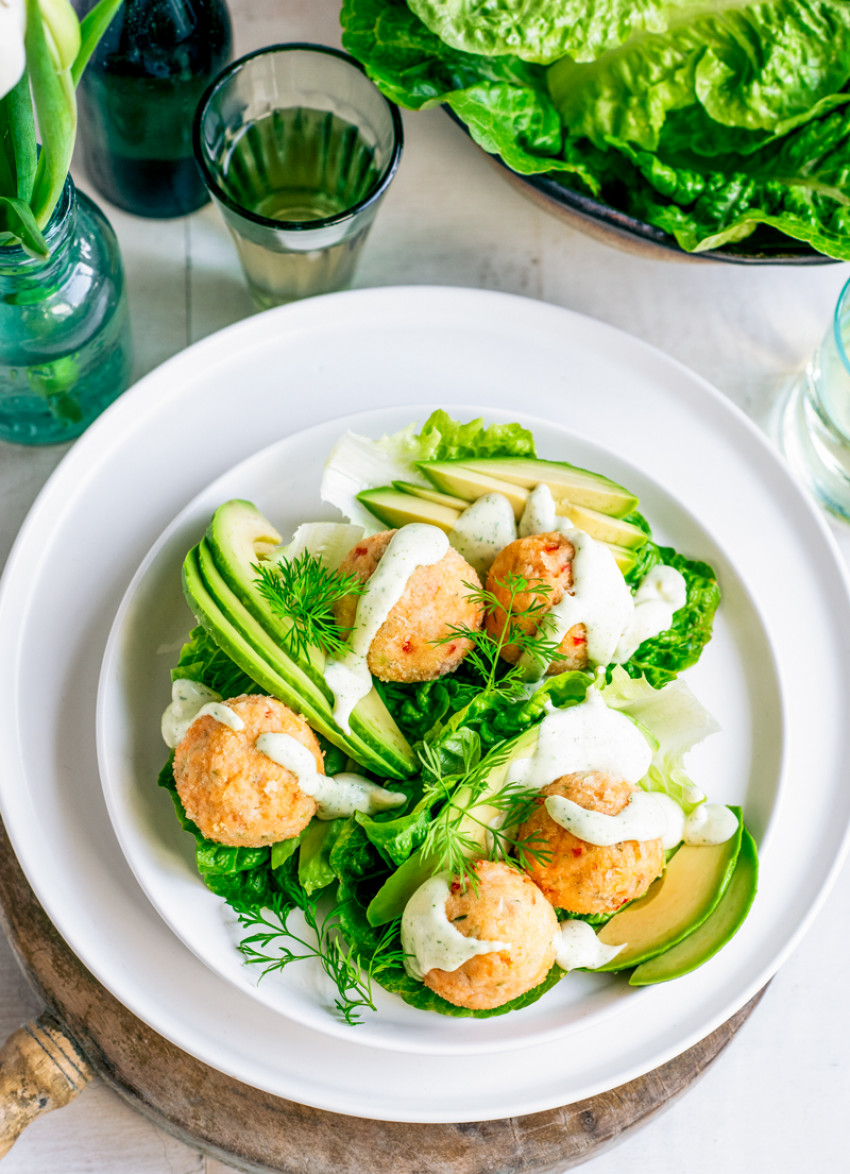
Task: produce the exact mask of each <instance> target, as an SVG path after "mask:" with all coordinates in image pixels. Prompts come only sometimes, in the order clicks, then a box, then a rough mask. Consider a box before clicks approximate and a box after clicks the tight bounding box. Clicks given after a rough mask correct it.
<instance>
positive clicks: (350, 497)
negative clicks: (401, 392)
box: [321, 411, 535, 534]
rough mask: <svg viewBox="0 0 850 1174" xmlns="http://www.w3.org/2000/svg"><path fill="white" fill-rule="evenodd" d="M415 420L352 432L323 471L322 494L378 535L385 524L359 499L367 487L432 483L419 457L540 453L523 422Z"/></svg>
mask: <svg viewBox="0 0 850 1174" xmlns="http://www.w3.org/2000/svg"><path fill="white" fill-rule="evenodd" d="M417 428H418V425H417V424H410V425H409V426H408V427H407V428H404V429H402V431H401V432H395V433H393V434H392V435H391V436H382V437H381V438H380V440H372V439H371V438H370V437H368V436H358V435H357V434H356V433H354V432H346V433H345V434H344V435H343V436H341V437H340V439H339V440H338V441H337V443H336V445H334V448H333V451H332V452H331V455H330V457H329V458H328V461H327V464H326V465H325V470H324V473H323V475H322V487H321V498H322V501H324V502H327V503H328V504H329V505H334V506H336V507H337V509H338V510H340V511H341V513H342V514H343V516H344V517H346V518H347V519H348V520H349V521H350V522H352V523H354V524H356V525H358V526H362V527H363V529H364V530H366V531H367V533H369V534H374V533H375V531H376V530H377V529H380V528H381V527H380V525H379V524H378V523H377V522H376V520H375V516H374V514H372V513H370V512H369V510H367V509H366V507H365V506H363V505H361V503H360V502H359V501H358V500H357V494H358V493H362V491H363V490H364V489H375V488H377V487H378V486H381V485H390V484H392V482H393V481H412V482H414V483H416V484H419V485H424V486H427V485H428V484H429V482H428V480H427V479H426V478H425V477H423V475H422V474H421V473H420V472H419V469H418V468H417V466H416V462H417V461H429V460H441V461H443V460H459V459H462V458H464V457H506V456H532V457H533V456H534V455H535V454H534V437H533V436H532V435H531V433H530V432H529V431H528V429H527V428H523V427H522V425H521V424H489V425H488V424H485V423H484V421H483V420H480V419H479V420H470V421H468V422H467V423H466V424H462V423H460V421H458V420H453V419H452V418H451V416H449V414H448V413H447V412H444V411H436V412H432V413H431V415H430V416H429V417H428V419H427V420H426V421H425V424H424V426H423V427H422V429H421V430H420V431H418V432H417Z"/></svg>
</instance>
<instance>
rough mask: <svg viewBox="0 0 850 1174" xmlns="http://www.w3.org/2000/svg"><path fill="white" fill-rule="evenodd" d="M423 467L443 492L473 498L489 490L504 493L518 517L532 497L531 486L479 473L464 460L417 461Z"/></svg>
mask: <svg viewBox="0 0 850 1174" xmlns="http://www.w3.org/2000/svg"><path fill="white" fill-rule="evenodd" d="M416 467H417V468H418V469H420V470H421V471H422V472H423V473H424V474H425V476H426V477H427V478H428V480H429V481H430V482H432V484H434V485H436V487H437V489H439V490H440V491H441V492H442V493H450V494H454V495H456V496H457V497H462V498H464V499H465V500H466V502H467V504H468V503H469V502H472V501H475V500H476V499H477V498H479V497H483V496H484V494H485V493H501V494H502V495H503V496H504V497H506V498H507V499H508V501H509V502H510V503H511V506H512V507H513V511H514V515H515V516H516V517H517V518H520V517H521V516H522V511H523V510H524V509H525V503H526V501H527V500H528V490H527V489H523V488H522V487H521V486H519V485H512V484H511V482H510V481H500V480H499V479H498V477H493V476H491V475H490V474H489V473H478V472H476V471H475V470H474V469H470V468H468V467H467V466H466V465H465V464H464V462H463V461H417V465H416Z"/></svg>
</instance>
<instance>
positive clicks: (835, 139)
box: [342, 0, 850, 483]
mask: <svg viewBox="0 0 850 1174" xmlns="http://www.w3.org/2000/svg"><path fill="white" fill-rule="evenodd" d="M420 17H424V19H425V20H426V21H427V25H426V23H423V20H422V19H420ZM342 22H343V29H344V32H343V43H344V44H345V46H346V47H347V48H348V49H349V51H350V52H351V53H353V54H354V56H355V57H357V58H358V59H359V60H360V61H362V62H363V63H364V65H365V66H366V69H367V71H368V73H369V75H370V76H371V77H372V79H373V80H374V81H375V82H376V84H377V85H378V86H379V87H380V88H381V89H382V90H383V91H384V93H386V94H387V96H388V97H390V98H392V99H394V100H395V101H397V102H399V103H400V104H401V105H405V106H410V107H412V108H414V109H418V108H420V107H422V106H425V105H434V104H436V103H438V102H443V103H446V104H447V105H448V106H449V107H450V108H451V109H452V110H453V111H454V112H455V114H457V116H458V117H459V118H460V119H461V120H462V121H463V122H464V123H465V124H466V126H467V128H468V130H469V133H470V135H471V136H472V137H473V139H474V140H475V141H476V142H477V143H478V144H479V146H481V147H482V148H483V149H484V150H486V151H489V152H491V153H492V154H497V155H499V156H500V157H501V158H502V160H503V161H504V162H505V163H506V164H507V165H508V166H509V167H511V168H512V169H513V170H514V171H517V172H519V173H520V174H524V175H531V174H540V173H545V174H548V175H549V176H551V177H552V178H553V179H555V180H556V181H557V182H559V183H562V184H563V185H564V186H565V187H568V188H569V189H571V190H573V191H579V192H581V193H590V194H592V195H594V196H596V197H598V198H600V199H601V200H602V201H604V202H606V203H608V204H610V205H611V206H612V207H614V208H618V209H620V210H622V211H623V212H625V213H627V214H628V215H629V216H632V217H634V218H635V219H637V220H639V221H645V222H646V223H648V224H650V225H653V226H654V227H656V228H659V229H661V230H662V231H664V232H667V233H670V234H671V235H672V236H673V237H674V238H675V239H676V240H677V241H678V243H679V245H680V246H681V247H682V248H683V249H685V250H687V251H698V250H699V251H704V250H706V249H715V248H724V247H729V246H734V245H735V244H736V243H737V242H740V241H742V240H745V239H746V238H747V237H749V236H751V235H752V234H753V233H754V232H756V230H757V237H756V239H757V240H759V242H760V243H759V247H760V248H766V249H768V250H769V249H770V248H773V247H777V246H778V245H780V244H781V242H782V240H783V236H782V234H784V236H785V237H786V238H787V237H791V238H793V239H796V240H799V241H804V242H807V243H808V244H809V245H810V246H811V247H812V248H813V249H815V250H817V251H819V252H821V253H825V254H827V255H828V256H832V257H836V258H838V259H850V219H848V210H847V209H848V201H850V179H848V175H847V171H846V168H845V167H844V159H845V158H846V156H847V147H846V126H845V123H846V116H845V114H844V110H845V108H846V104H847V102H848V100H850V93H848V91H847V87H848V81H850V5H848V4H847V3H846V2H845V0H753V2H748V0H722V2H719V3H718V2H709V0H705V2H702V0H697V2H696V3H694V2H688V0H641V2H632V0H601V2H600V3H598V4H593V5H587V4H585V3H584V0H563V2H561V0H495V2H494V3H493V4H489V5H486V6H483V5H481V4H479V3H478V2H477V0H448V2H447V0H440V2H439V3H438V2H437V0H433V2H432V0H412V2H411V4H410V6H408V5H407V4H406V3H405V2H404V0H344V4H343V10H342ZM428 26H430V27H428ZM437 33H439V35H437ZM441 38H442V39H441ZM520 41H521V42H522V44H521V45H520ZM620 46H622V47H621V48H620ZM520 55H522V56H525V57H526V58H527V60H521V59H520ZM567 55H568V56H567ZM538 60H545V61H553V62H555V64H554V65H551V66H550V67H549V70H548V71H547V70H544V69H543V68H542V67H541V66H539V65H536V64H533V63H531V62H533V61H538ZM547 74H548V77H549V78H551V79H552V88H553V91H554V92H556V93H558V95H559V97H558V101H559V104H560V105H561V108H562V111H563V114H564V116H563V117H562V114H560V113H559V112H558V111H557V110H556V109H555V106H554V105H553V102H552V98H551V96H550V93H549V87H548V85H547V80H546V79H547ZM559 79H560V80H559ZM559 87H560V89H559ZM786 247H787V246H786ZM389 480H391V479H390V478H387V479H386V481H385V482H384V483H389Z"/></svg>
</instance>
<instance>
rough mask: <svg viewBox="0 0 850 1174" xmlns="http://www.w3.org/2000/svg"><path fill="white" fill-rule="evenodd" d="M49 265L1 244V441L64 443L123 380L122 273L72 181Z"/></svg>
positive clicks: (58, 213)
mask: <svg viewBox="0 0 850 1174" xmlns="http://www.w3.org/2000/svg"><path fill="white" fill-rule="evenodd" d="M44 235H45V238H46V240H47V243H48V247H49V248H50V256H49V257H48V258H47V260H46V261H45V260H39V259H37V258H34V257H31V256H30V255H29V254H28V253H25V252H24V250H23V249H22V248H20V247H18V246H6V247H0V439H3V440H11V441H14V442H16V443H18V444H54V443H58V442H59V441H63V440H71V439H72V438H73V437H75V436H79V434H80V433H81V432H82V431H83V429H84V428H86V427H87V426H88V425H89V424H90V423H91V422H92V420H93V419H94V418H95V416H97V415H99V413H100V412H102V411H103V409H104V408H105V407H106V406H107V405H108V404H110V403H111V402H112V401H113V400H114V399H115V398H116V397H117V396H118V395H120V393H121V392H122V391H124V389H125V388H126V387H127V385H128V384H129V382H130V375H131V369H132V347H131V343H130V324H129V317H128V313H127V299H126V294H125V290H124V268H123V265H122V262H121V254H120V252H119V249H118V242H117V240H116V239H115V233H114V232H113V231H112V228H111V226H110V224H109V221H108V220H107V219H106V217H105V216H104V215H103V213H102V212H101V211H100V209H99V208H98V207H97V205H96V204H95V203H93V202H92V201H91V200H90V199H88V197H87V196H85V195H83V194H82V193H81V192H78V191H77V190H76V188H75V187H74V185H73V183H72V182H71V179H70V178H69V179H68V182H67V183H66V185H65V189H64V191H63V192H62V196H61V198H60V200H59V203H58V204H57V206H56V209H55V211H54V213H53V216H52V217H51V219H50V221H49V223H48V225H47V227H46V229H45V232H44Z"/></svg>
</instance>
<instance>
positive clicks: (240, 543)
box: [204, 498, 324, 671]
mask: <svg viewBox="0 0 850 1174" xmlns="http://www.w3.org/2000/svg"><path fill="white" fill-rule="evenodd" d="M275 539H277V542H275ZM282 541H283V539H282V538H281V536H280V535H279V534H278V532H277V530H275V528H274V526H272V524H271V522H269V521H268V519H267V518H265V517H264V516H263V515H262V514H261V513H260V511H259V510H258V509H257V507H256V506H255V505H253V504H252V503H251V502H250V501H241V500H240V499H238V498H235V499H234V500H232V501H226V502H224V504H223V505H220V506H219V507H218V509H217V510H216V511H215V513H214V514H213V516H212V519H211V521H210V524H209V526H207V532H206V534H205V536H204V548H205V551H207V552H208V553H209V555H210V556H211V557H212V560H213V561H214V563H215V566H216V568H217V569H218V572H219V574H220V575H221V577H222V579H223V580H224V581H225V582H226V583H227V585H228V587H229V588H230V590H231V591H232V592H233V594H234V595H236V597H237V598H238V599H239V600H240V601H241V602H242V604H243V605H244V606H245V607H246V608H247V609H248V611H249V612H250V613H251V615H253V616H254V618H255V619H256V620H258V622H259V623H261V624H262V625H263V627H264V628H266V629H267V630H268V631H269V632H270V633H272V634H273V635H274V636H275V638H276V639H277V640H278V641H279V642H281V643H283V642H284V641H285V640H286V638H287V636H288V634H289V629H290V626H291V625H290V623H289V621H288V620H286V619H284V618H283V617H282V616H278V615H277V614H276V613H274V612H273V611H271V609H270V608H269V606H268V604H267V603H266V601H265V599H264V598H263V596H262V594H261V593H260V591H259V589H258V588H257V582H256V580H257V572H256V570H255V567H256V565H257V563H259V562H261V561H262V560H263V558H264V557H268V555H269V553H270V552H271V551H272V550H273V549H275V548H277V547H279V546H280V543H281V542H282ZM318 667H319V670H320V671H321V669H322V668H323V667H324V658H322V660H321V663H320V664H319V666H318Z"/></svg>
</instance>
